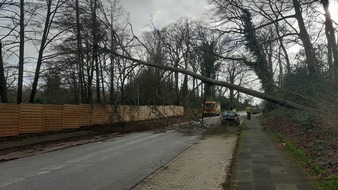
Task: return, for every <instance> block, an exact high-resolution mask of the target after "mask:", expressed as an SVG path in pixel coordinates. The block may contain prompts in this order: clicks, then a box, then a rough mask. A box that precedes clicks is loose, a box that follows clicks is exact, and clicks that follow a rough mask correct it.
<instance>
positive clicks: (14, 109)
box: [0, 104, 184, 137]
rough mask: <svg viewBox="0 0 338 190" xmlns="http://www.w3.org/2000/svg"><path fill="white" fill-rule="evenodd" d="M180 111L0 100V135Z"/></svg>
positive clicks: (178, 110)
mask: <svg viewBox="0 0 338 190" xmlns="http://www.w3.org/2000/svg"><path fill="white" fill-rule="evenodd" d="M158 112H161V113H160V114H159V113H158ZM183 114H184V108H183V107H182V106H157V107H148V106H127V105H117V106H116V105H88V104H80V105H69V104H65V105H49V104H44V105H43V104H20V105H17V104H0V137H8V136H17V135H20V134H25V133H40V132H47V131H62V130H65V129H77V128H80V127H81V126H95V125H99V124H111V123H116V122H130V121H140V120H149V119H155V118H159V117H162V116H166V117H172V116H181V115H183Z"/></svg>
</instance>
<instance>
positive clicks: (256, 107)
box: [252, 106, 261, 114]
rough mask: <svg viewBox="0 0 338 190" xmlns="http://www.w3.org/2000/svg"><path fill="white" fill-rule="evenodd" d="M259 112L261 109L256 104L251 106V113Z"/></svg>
mask: <svg viewBox="0 0 338 190" xmlns="http://www.w3.org/2000/svg"><path fill="white" fill-rule="evenodd" d="M260 112H261V109H260V108H259V107H258V106H254V107H252V113H253V114H258V113H260Z"/></svg>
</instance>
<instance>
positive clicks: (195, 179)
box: [133, 134, 238, 190]
mask: <svg viewBox="0 0 338 190" xmlns="http://www.w3.org/2000/svg"><path fill="white" fill-rule="evenodd" d="M237 139H238V136H237V135H233V134H232V135H231V134H229V136H223V137H222V136H209V137H207V138H206V139H204V140H201V141H199V143H198V144H195V145H193V146H192V147H190V148H189V149H188V150H186V151H185V152H183V153H182V154H180V155H179V156H178V157H176V158H175V159H173V160H172V161H170V162H169V163H167V164H166V165H165V166H164V167H162V168H161V169H159V170H157V171H156V172H154V173H153V174H151V175H150V176H149V177H148V178H146V179H145V180H143V181H142V182H141V183H139V184H138V185H136V187H134V188H133V189H134V190H150V189H154V190H173V189H184V190H208V189H210V190H214V189H223V184H224V182H225V180H226V175H227V173H228V172H230V171H229V170H230V167H229V166H230V163H231V159H232V156H233V152H234V149H235V147H236V142H237Z"/></svg>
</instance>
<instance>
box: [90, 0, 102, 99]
mask: <svg viewBox="0 0 338 190" xmlns="http://www.w3.org/2000/svg"><path fill="white" fill-rule="evenodd" d="M93 1H94V3H93V9H92V22H93V28H92V35H93V54H92V56H93V57H92V61H93V65H95V71H96V102H97V103H100V102H101V96H100V94H101V91H100V70H99V63H98V43H99V42H98V41H99V40H98V30H99V28H98V23H97V20H96V10H97V0H93Z"/></svg>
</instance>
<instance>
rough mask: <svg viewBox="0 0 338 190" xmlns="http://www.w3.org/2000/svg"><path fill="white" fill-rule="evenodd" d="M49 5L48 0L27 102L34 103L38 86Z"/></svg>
mask: <svg viewBox="0 0 338 190" xmlns="http://www.w3.org/2000/svg"><path fill="white" fill-rule="evenodd" d="M51 6H52V1H51V0H48V1H47V15H46V21H45V26H44V29H43V35H42V39H41V44H40V49H39V55H38V60H37V63H36V68H35V75H34V81H33V85H32V92H31V95H30V97H29V103H34V99H35V95H36V91H37V87H38V81H39V77H40V69H41V65H42V58H43V53H44V51H45V48H46V42H47V37H48V31H49V29H50V23H51V21H50V16H51Z"/></svg>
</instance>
